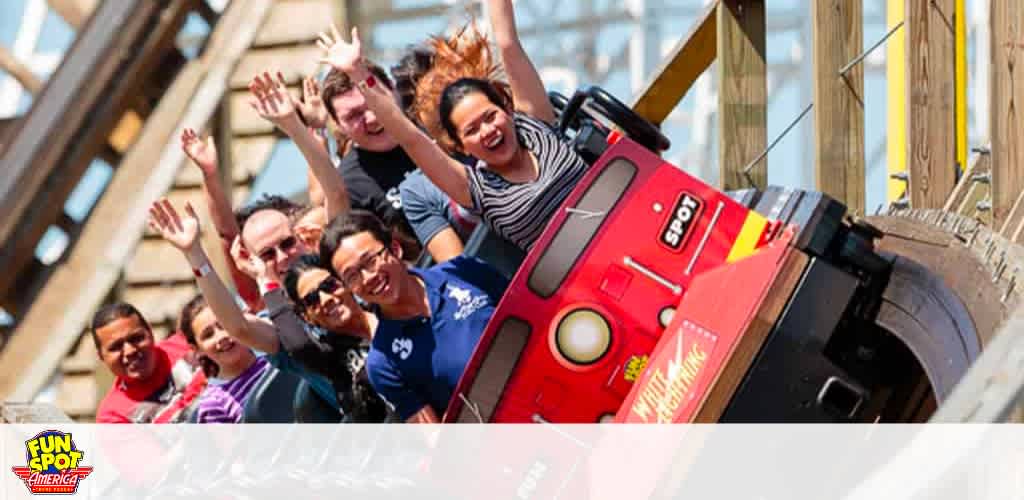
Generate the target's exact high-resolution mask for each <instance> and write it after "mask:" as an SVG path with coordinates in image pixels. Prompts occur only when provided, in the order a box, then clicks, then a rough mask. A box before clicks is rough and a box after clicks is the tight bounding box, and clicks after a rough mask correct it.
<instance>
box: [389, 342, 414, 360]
mask: <svg viewBox="0 0 1024 500" xmlns="http://www.w3.org/2000/svg"><path fill="white" fill-rule="evenodd" d="M391 352H393V353H395V354H397V355H398V357H399V358H400V359H401V360H402V361H405V360H406V359H408V358H409V355H410V354H412V339H410V338H406V337H399V338H397V339H395V340H392V341H391Z"/></svg>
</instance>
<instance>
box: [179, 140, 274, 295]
mask: <svg viewBox="0 0 1024 500" xmlns="http://www.w3.org/2000/svg"><path fill="white" fill-rule="evenodd" d="M181 149H182V150H183V151H184V152H185V155H186V156H188V157H189V159H190V160H192V163H195V165H196V167H198V168H199V170H200V171H201V172H202V173H203V197H204V198H205V199H206V206H207V209H208V210H209V211H210V218H211V219H213V227H214V229H215V230H216V231H217V234H218V235H220V239H221V251H222V252H224V256H225V257H226V260H227V265H228V272H230V273H231V279H232V281H234V283H235V288H237V289H238V295H239V296H241V297H242V300H244V301H245V303H246V305H248V306H249V308H251V309H256V310H258V309H262V302H261V301H260V294H259V290H258V289H257V288H256V282H255V281H253V279H252V278H250V277H249V275H247V274H246V273H245V272H243V271H242V270H240V269H239V268H238V266H236V265H235V260H234V259H233V258H232V256H231V242H232V241H234V239H235V238H236V237H238V233H239V231H240V228H239V227H238V222H237V221H236V220H235V215H234V213H233V212H232V211H231V201H230V199H229V198H228V195H227V192H226V191H225V190H224V185H223V184H222V181H221V177H220V172H219V170H218V165H217V145H216V144H215V143H214V142H213V137H212V136H211V137H207V138H206V140H205V141H204V140H202V139H200V138H199V136H198V135H197V134H196V131H195V130H192V129H190V128H186V129H185V130H183V131H182V133H181Z"/></svg>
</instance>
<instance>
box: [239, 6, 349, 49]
mask: <svg viewBox="0 0 1024 500" xmlns="http://www.w3.org/2000/svg"><path fill="white" fill-rule="evenodd" d="M333 9H334V7H333V6H332V5H331V2H330V1H329V0H305V1H302V2H281V1H279V2H275V3H274V6H273V7H272V8H271V10H270V15H269V16H267V21H266V23H265V24H264V25H263V27H262V28H260V32H259V35H257V36H256V41H255V42H253V44H252V46H253V47H266V46H271V45H287V44H297V43H306V42H312V41H314V40H316V37H317V35H319V34H320V32H321V31H324V30H327V29H330V27H331V19H332V16H333V15H334V10H333Z"/></svg>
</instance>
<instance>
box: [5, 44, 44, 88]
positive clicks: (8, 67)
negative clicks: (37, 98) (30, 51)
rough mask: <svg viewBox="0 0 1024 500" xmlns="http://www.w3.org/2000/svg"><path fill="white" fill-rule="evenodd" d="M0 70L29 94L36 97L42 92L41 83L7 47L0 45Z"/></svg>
mask: <svg viewBox="0 0 1024 500" xmlns="http://www.w3.org/2000/svg"><path fill="white" fill-rule="evenodd" d="M0 70H2V71H4V72H6V73H7V74H9V75H11V76H13V77H14V79H15V80H17V81H18V84H20V85H21V88H23V89H25V90H27V91H28V92H29V93H30V94H32V95H36V94H38V93H39V91H40V90H43V82H42V80H40V79H39V77H37V76H36V75H35V73H33V72H32V70H31V69H29V67H28V66H25V64H24V63H22V62H21V61H19V60H18V59H17V58H16V57H14V54H12V53H11V51H10V50H7V47H4V46H3V45H0Z"/></svg>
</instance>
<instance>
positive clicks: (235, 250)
mask: <svg viewBox="0 0 1024 500" xmlns="http://www.w3.org/2000/svg"><path fill="white" fill-rule="evenodd" d="M231 259H232V260H234V261H235V267H237V268H238V270H239V271H242V272H243V273H245V275H246V276H248V277H250V278H252V279H254V280H255V279H259V277H260V270H259V269H256V267H255V266H254V265H253V260H258V259H254V256H253V255H252V254H251V253H249V250H247V249H246V248H245V245H243V244H242V235H238V236H235V239H234V241H232V242H231Z"/></svg>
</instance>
